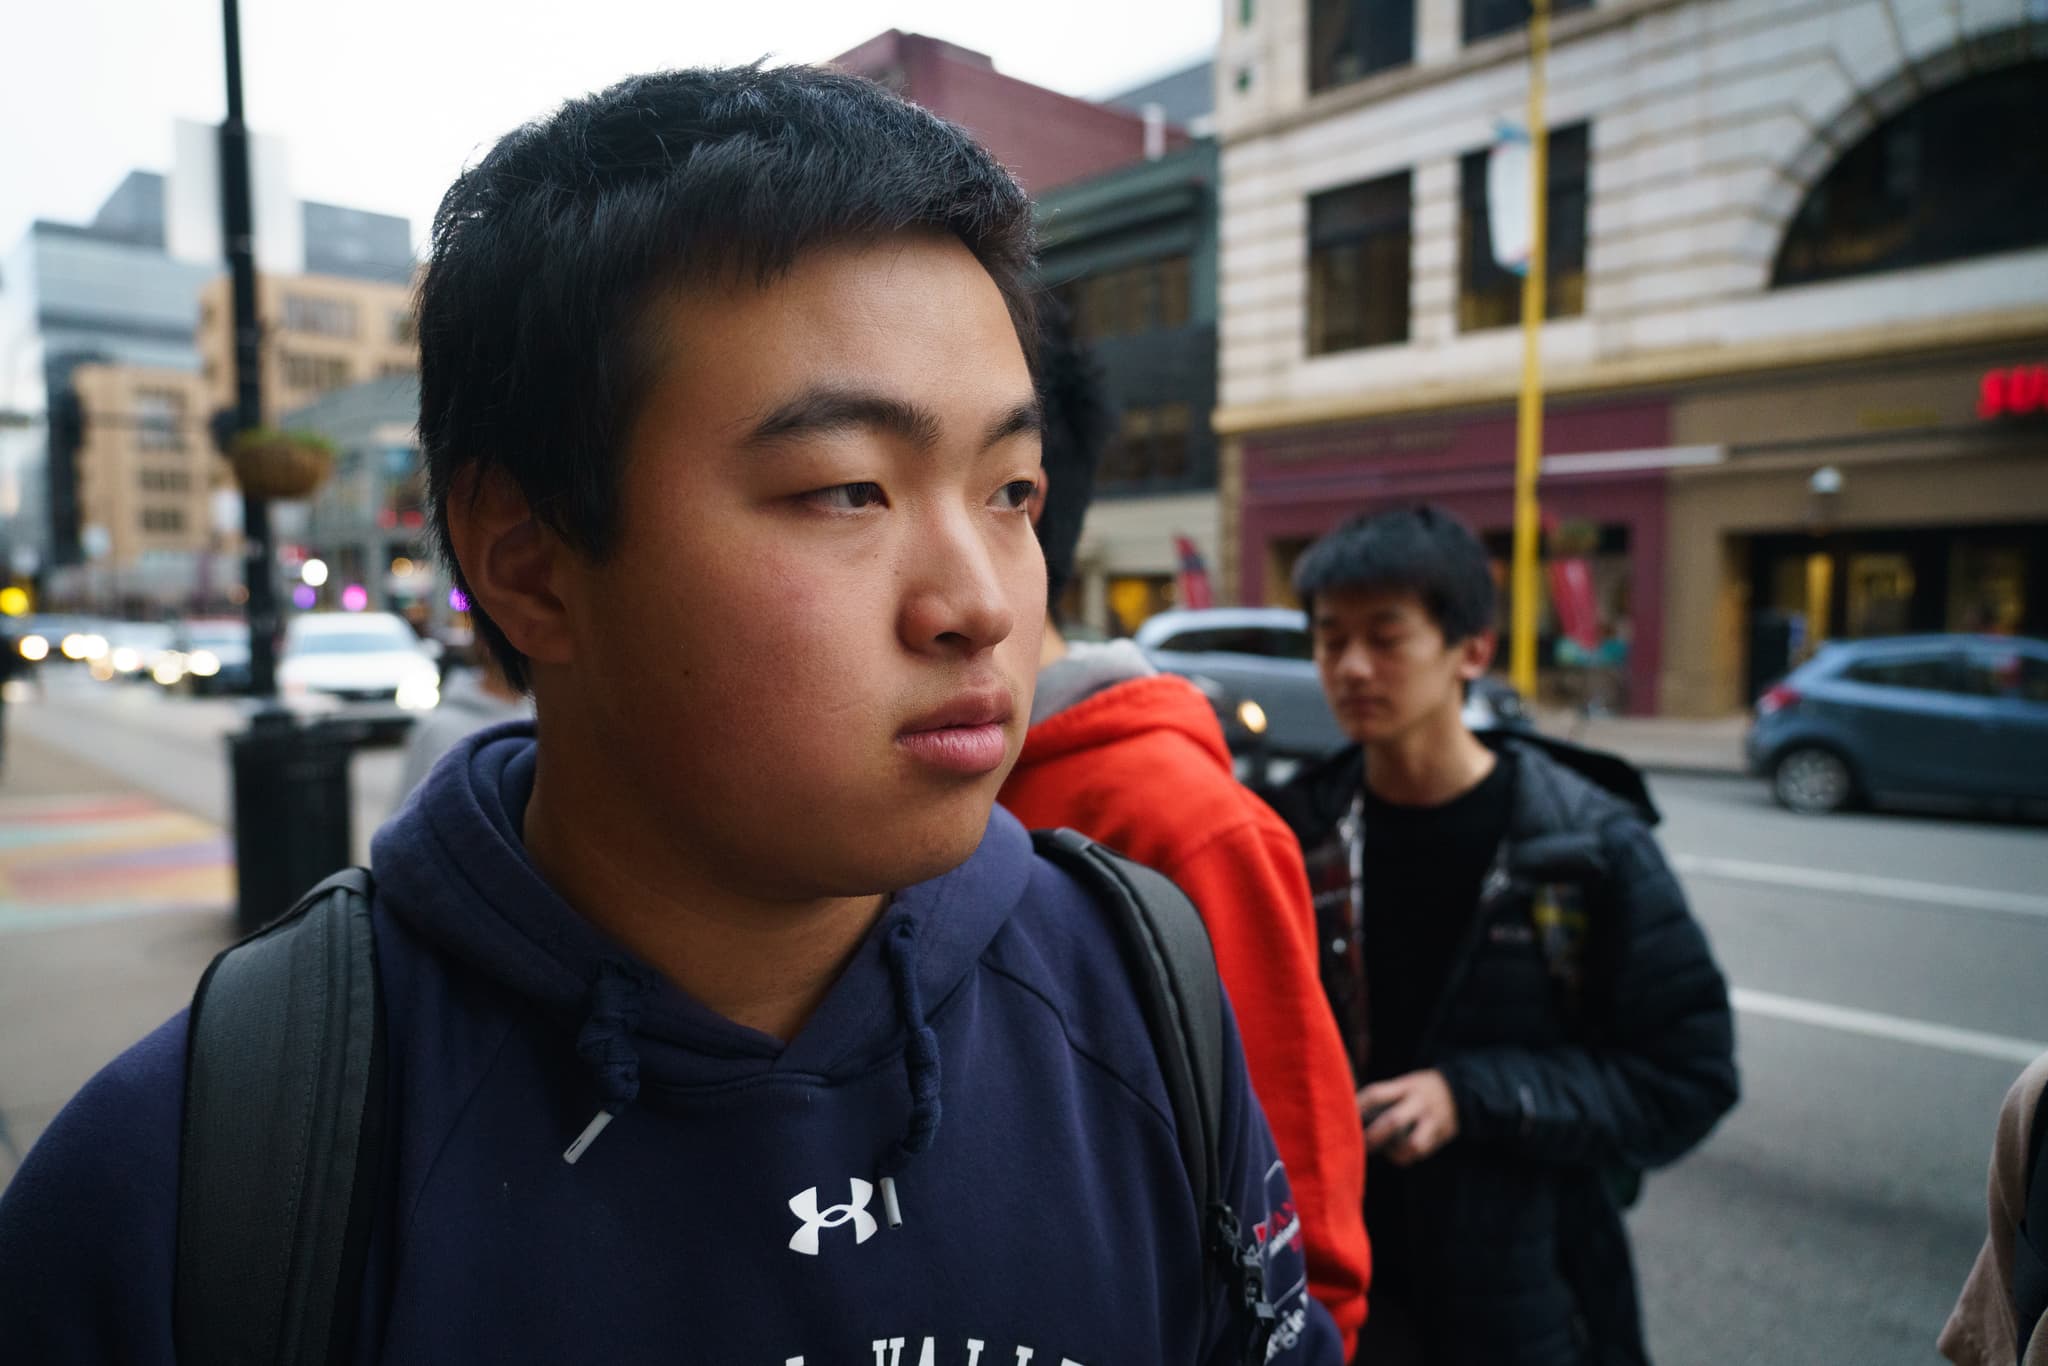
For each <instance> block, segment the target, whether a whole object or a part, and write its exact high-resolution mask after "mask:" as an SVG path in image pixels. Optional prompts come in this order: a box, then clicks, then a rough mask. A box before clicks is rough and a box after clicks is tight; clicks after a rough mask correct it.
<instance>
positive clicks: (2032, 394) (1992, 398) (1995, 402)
mask: <svg viewBox="0 0 2048 1366" xmlns="http://www.w3.org/2000/svg"><path fill="white" fill-rule="evenodd" d="M2043 411H2048V365H2009V366H2007V367H2006V368H2004V369H2003V370H1987V371H1985V372H1984V378H1982V379H1981V380H1979V381H1977V416H1978V417H1981V418H1985V419H1990V418H1994V417H2010V416H2012V415H2014V414H2016V413H2038V412H2043Z"/></svg>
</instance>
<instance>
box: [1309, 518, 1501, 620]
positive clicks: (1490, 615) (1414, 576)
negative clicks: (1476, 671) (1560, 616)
mask: <svg viewBox="0 0 2048 1366" xmlns="http://www.w3.org/2000/svg"><path fill="white" fill-rule="evenodd" d="M1344 588H1353V589H1368V590H1387V589H1393V590H1406V591H1408V592H1412V593H1414V594H1415V595H1416V596H1417V597H1419V598H1421V599H1422V606H1423V609H1424V610H1425V611H1427V612H1428V613H1429V617H1430V620H1431V621H1433V622H1435V623H1436V625H1437V628H1438V629H1439V630H1441V631H1442V632H1443V633H1444V640H1445V641H1446V642H1447V643H1449V644H1452V645H1456V644H1457V643H1458V642H1459V641H1462V640H1467V639H1470V638H1471V637H1473V636H1476V635H1478V634H1479V633H1480V632H1482V631H1490V630H1492V629H1493V628H1494V610H1495V609H1494V601H1495V597H1496V593H1495V589H1494V585H1493V570H1492V567H1491V566H1490V565H1489V563H1488V560H1487V555H1486V547H1485V546H1483V545H1481V544H1480V543H1479V538H1478V537H1477V536H1474V535H1473V534H1472V532H1471V530H1470V529H1469V528H1468V527H1466V525H1465V524H1464V523H1463V522H1461V521H1459V520H1458V519H1457V518H1456V517H1453V516H1452V515H1451V514H1450V513H1448V512H1446V511H1444V510H1443V509H1442V508H1439V507H1432V506H1430V505H1428V504H1421V505H1418V506H1415V507H1405V508H1395V509H1391V510H1389V511H1385V512H1363V513H1360V514H1358V515H1357V516H1355V517H1353V518H1351V519H1350V520H1349V521H1347V522H1345V523H1344V524H1343V525H1342V526H1340V527H1338V528H1337V529H1336V530H1335V531H1332V532H1331V533H1330V534H1329V535H1327V536H1325V537H1323V538H1322V539H1321V540H1320V541H1317V542H1316V543H1315V544H1314V545H1312V546H1310V547H1309V548H1308V549H1307V550H1306V551H1304V552H1303V553H1302V556H1301V559H1300V560H1298V561H1296V563H1295V566H1294V592H1295V596H1297V597H1299V598H1300V599H1301V605H1302V608H1303V610H1305V611H1307V612H1308V613H1309V614H1310V616H1311V617H1313V616H1314V614H1315V610H1316V607H1315V599H1316V594H1318V593H1327V592H1330V591H1332V590H1333V589H1344Z"/></svg>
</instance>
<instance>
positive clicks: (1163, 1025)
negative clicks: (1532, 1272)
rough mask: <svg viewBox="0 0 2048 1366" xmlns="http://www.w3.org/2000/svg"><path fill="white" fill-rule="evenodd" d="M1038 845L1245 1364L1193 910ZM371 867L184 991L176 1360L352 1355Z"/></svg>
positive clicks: (1212, 1000)
mask: <svg viewBox="0 0 2048 1366" xmlns="http://www.w3.org/2000/svg"><path fill="white" fill-rule="evenodd" d="M1031 838H1032V844H1033V846H1034V847H1035V848H1036V849H1037V851H1038V853H1039V854H1040V855H1042V856H1043V857H1045V858H1047V859H1049V860H1051V861H1052V862H1053V863H1055V864H1058V865H1059V867H1060V868H1061V869H1062V870H1064V871H1065V872H1067V873H1068V874H1069V875H1071V876H1072V877H1073V878H1075V880H1077V881H1078V882H1080V883H1081V884H1082V885H1083V886H1084V887H1086V888H1088V889H1089V891H1090V892H1092V893H1093V894H1094V896H1095V898H1096V900H1097V902H1098V903H1099V904H1101V905H1102V906H1103V907H1104V908H1105V909H1106V910H1107V911H1108V912H1109V920H1110V923H1111V924H1112V925H1113V926H1114V927H1115V933H1116V938H1117V941H1118V946H1119V948H1120V950H1121V951H1122V953H1123V956H1124V959H1125V965H1126V967H1127V969H1128V970H1129V972H1130V976H1131V980H1132V982H1133V983H1134V984H1135V985H1136V987H1137V989H1138V992H1137V994H1138V1000H1139V1005H1140V1008H1141V1010H1142V1012H1143V1014H1144V1016H1145V1023H1146V1027H1147V1029H1148V1030H1149V1031H1150V1033H1151V1036H1152V1042H1153V1046H1154V1048H1155V1049H1156V1050H1157V1051H1158V1055H1159V1063H1160V1072H1161V1075H1162V1076H1163V1077H1164V1078H1165V1082H1166V1089H1167V1094H1168V1095H1169V1097H1170V1098H1171V1100H1172V1103H1173V1114H1174V1121H1175V1128H1176V1130H1177V1131H1178V1133H1179V1136H1180V1150H1181V1160H1182V1162H1183V1163H1184V1164H1185V1166H1186V1168H1187V1173H1188V1181H1189V1185H1190V1186H1191V1188H1192V1189H1193V1190H1194V1192H1195V1195H1196V1199H1197V1200H1198V1202H1199V1208H1200V1209H1201V1211H1202V1228H1203V1237H1204V1244H1205V1245H1204V1248H1203V1254H1204V1255H1203V1271H1204V1278H1205V1282H1206V1283H1207V1285H1208V1286H1209V1288H1210V1300H1211V1302H1212V1303H1213V1302H1214V1299H1215V1296H1216V1295H1217V1294H1218V1293H1225V1294H1228V1296H1229V1298H1230V1302H1231V1304H1232V1306H1233V1318H1234V1322H1233V1330H1234V1334H1235V1337H1236V1342H1235V1347H1236V1359H1237V1360H1238V1361H1240V1362H1243V1363H1245V1364H1246V1366H1258V1364H1259V1363H1263V1362H1264V1361H1265V1359H1266V1344H1267V1341H1268V1340H1269V1339H1270V1338H1271V1336H1272V1333H1273V1330H1274V1326H1275V1314H1274V1310H1273V1307H1272V1305H1271V1303H1270V1302H1269V1301H1268V1300H1267V1297H1266V1287H1265V1269H1264V1261H1263V1258H1262V1255H1261V1252H1260V1250H1259V1249H1258V1248H1257V1247H1256V1246H1253V1247H1251V1248H1249V1249H1247V1248H1246V1247H1244V1245H1243V1228H1242V1226H1241V1224H1240V1221H1239V1219H1238V1216H1237V1213H1236V1211H1235V1210H1233V1209H1232V1208H1231V1204H1230V1198H1229V1193H1228V1191H1226V1190H1225V1189H1224V1187H1223V1171H1224V1162H1223V1153H1222V1127H1223V1075H1222V1072H1223V1056H1224V1048H1223V1039H1224V1035H1223V989H1222V986H1221V984H1220V983H1219V982H1218V980H1217V976H1216V958H1215V953H1214V950H1213V949H1212V947H1211V945H1210V943H1209V933H1208V929H1207V927H1206V926H1204V925H1203V923H1202V919H1201V916H1200V915H1199V914H1198V913H1197V912H1196V911H1195V908H1194V906H1193V904H1192V903H1190V902H1189V901H1188V899H1187V897H1186V895H1185V894H1184V893H1182V892H1181V890H1180V889H1179V888H1178V887H1176V886H1174V885H1173V883H1172V882H1170V881H1169V880H1167V879H1166V878H1165V877H1163V876H1162V875H1160V874H1159V873H1156V872H1154V871H1153V870H1151V869H1149V868H1146V867H1144V866H1142V865H1140V864H1137V863H1133V862H1131V861H1130V860H1128V859H1126V858H1123V857H1122V856H1121V855H1118V854H1116V853H1114V852H1112V851H1111V850H1109V849H1106V848H1104V847H1103V846H1102V845H1099V844H1096V843H1095V842H1094V841H1092V840H1090V839H1088V838H1087V837H1086V836H1083V835H1080V834H1077V833H1076V832H1074V831H1072V830H1051V831H1045V830H1041V831H1034V832H1033V834H1032V837H1031ZM373 891H374V888H373V886H372V883H371V881H370V875H369V873H368V872H367V871H366V870H364V869H361V868H350V869H346V870H344V871H342V872H339V873H336V874H335V875H334V876H332V877H330V878H328V879H326V880H325V881H324V882H322V883H320V885H319V886H317V887H315V888H313V890H312V891H310V892H308V893H306V895H305V896H304V897H302V898H300V899H299V901H298V903H297V904H296V905H294V906H293V907H292V908H291V909H290V910H289V911H287V912H286V913H285V914H284V915H282V916H280V917H279V918H278V919H276V920H274V921H272V922H271V923H270V924H269V925H267V926H265V927H264V928H263V929H261V930H259V931H257V932H256V933H255V934H253V935H251V936H250V937H249V938H247V939H244V940H243V941H242V942H240V943H239V944H236V945H234V946H233V947H231V948H229V949H227V950H225V951H224V952H222V953H221V954H220V955H219V956H218V957H216V958H215V959H214V960H213V963H212V965H211V966H210V967H208V968H207V970H206V974H205V976H203V977H201V978H200V980H199V986H198V989H197V990H196V991H195V992H194V993H193V998H192V1009H191V1016H190V1023H189V1025H188V1035H187V1043H186V1055H185V1120H184V1131H183V1134H182V1143H181V1148H180V1154H179V1184H178V1242H177V1270H176V1275H175V1287H174V1292H173V1320H172V1322H173V1328H174V1337H175V1340H176V1345H177V1354H178V1359H179V1360H181V1361H192V1362H206V1363H208V1366H312V1363H321V1362H328V1363H345V1362H348V1361H351V1360H353V1358H354V1336H355V1328H356V1320H357V1316H358V1313H357V1311H358V1307H359V1303H360V1299H361V1286H362V1280H363V1275H364V1269H365V1266H366V1263H367V1259H368V1253H369V1235H370V1226H371V1223H372V1221H373V1219H374V1217H375V1212H376V1210H377V1207H378V1205H379V1203H380V1201H379V1197H380V1187H381V1184H382V1176H383V1172H384V1169H385V1166H386V1161H387V1158H388V1152H387V1147H388V1144H387V1134H386V1129H385V1115H384V1068H385V1063H384V1057H385V1040H384V1020H383V1007H382V1001H381V997H380V994H379V987H378V980H377V959H376V944H375V940H374V936H373V935H372V932H371V925H370V901H371V897H372V893H373Z"/></svg>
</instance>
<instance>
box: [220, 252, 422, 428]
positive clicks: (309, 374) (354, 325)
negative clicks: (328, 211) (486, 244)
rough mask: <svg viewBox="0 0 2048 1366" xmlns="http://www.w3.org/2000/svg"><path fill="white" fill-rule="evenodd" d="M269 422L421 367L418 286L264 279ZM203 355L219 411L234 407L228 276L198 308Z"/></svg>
mask: <svg viewBox="0 0 2048 1366" xmlns="http://www.w3.org/2000/svg"><path fill="white" fill-rule="evenodd" d="M256 309H257V317H258V319H259V320H260V322H261V324H262V328H263V412H264V417H265V420H266V421H274V420H276V418H277V417H278V416H279V415H280V414H283V413H288V412H291V411H293V410H295V409H298V408H303V407H304V406H306V405H307V404H308V403H311V402H312V401H313V400H315V399H317V398H319V397H320V396H321V395H322V394H326V393H330V392H332V391H334V390H336V389H345V388H347V387H348V386H350V385H352V384H359V383H361V382H362V381H364V380H370V379H378V378H381V377H383V376H386V375H409V374H412V373H414V372H415V371H416V370H418V368H419V345H418V343H417V341H416V340H415V338H414V335H413V292H412V286H410V285H401V284H385V283H382V282H378V281H373V280H357V279H348V278H344V277H342V276H337V275H259V276H258V277H257V305H256ZM199 353H200V356H201V358H202V362H203V373H204V376H205V380H206V384H207V386H208V392H209V393H210V394H211V396H212V398H211V402H212V404H213V406H214V407H216V408H225V407H228V406H230V405H231V404H232V403H233V402H234V392H235V370H234V310H233V306H232V304H231V302H230V295H229V291H228V279H227V277H226V276H222V277H221V278H220V279H218V280H215V281H214V282H213V283H212V284H211V285H209V286H208V287H207V289H206V291H205V293H204V294H203V295H202V296H201V299H200V306H199Z"/></svg>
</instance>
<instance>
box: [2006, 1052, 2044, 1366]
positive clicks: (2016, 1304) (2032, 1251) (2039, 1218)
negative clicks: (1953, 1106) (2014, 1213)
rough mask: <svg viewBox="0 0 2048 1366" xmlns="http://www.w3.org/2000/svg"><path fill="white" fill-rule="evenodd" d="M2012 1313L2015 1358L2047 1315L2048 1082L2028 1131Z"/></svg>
mask: <svg viewBox="0 0 2048 1366" xmlns="http://www.w3.org/2000/svg"><path fill="white" fill-rule="evenodd" d="M2012 1314H2013V1318H2012V1321H2013V1326H2014V1328H2015V1329H2016V1330H2017V1331H2018V1334H2019V1350H2018V1351H2017V1352H2015V1353H2014V1356H2015V1358H2016V1359H2018V1360H2021V1361H2024V1360H2026V1357H2027V1343H2028V1341H2029V1340H2030V1339H2031V1338H2032V1337H2033V1335H2034V1334H2035V1333H2038V1332H2041V1331H2042V1322H2043V1317H2044V1316H2048V1086H2044V1087H2042V1088H2041V1095H2040V1098H2039V1099H2038V1100H2036V1101H2035V1102H2034V1127H2033V1130H2032V1132H2030V1133H2029V1134H2028V1135H2027V1196H2026V1215H2025V1217H2023V1218H2022V1219H2021V1220H2020V1225H2019V1227H2018V1228H2016V1229H2014V1230H2013V1232H2012Z"/></svg>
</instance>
